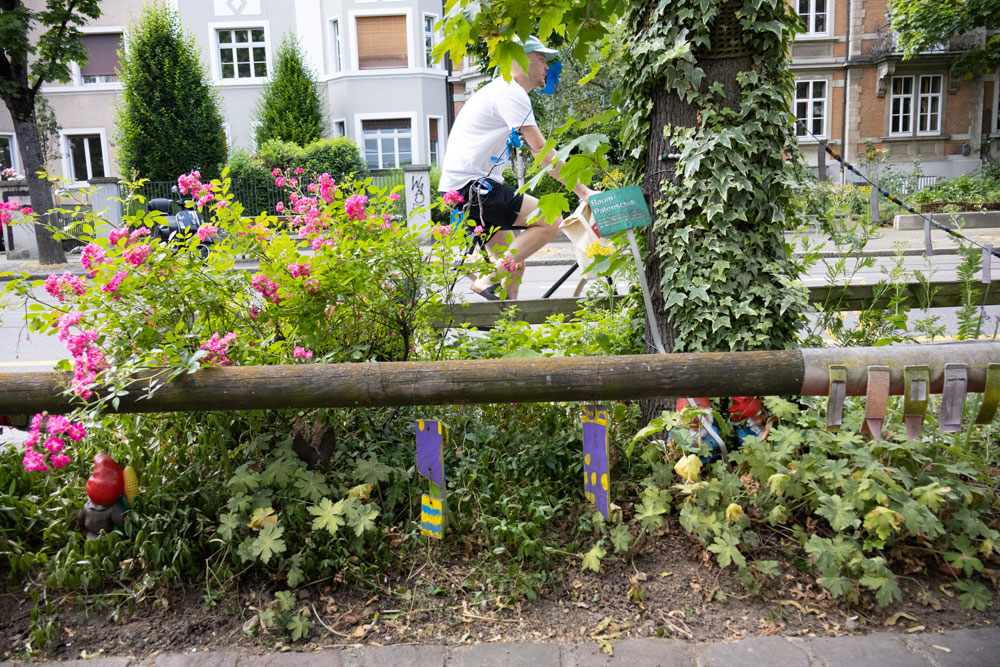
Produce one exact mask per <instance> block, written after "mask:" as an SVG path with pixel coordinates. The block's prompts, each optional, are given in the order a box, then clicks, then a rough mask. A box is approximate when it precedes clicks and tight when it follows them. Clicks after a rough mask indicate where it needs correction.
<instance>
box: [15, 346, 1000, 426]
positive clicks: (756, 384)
mask: <svg viewBox="0 0 1000 667" xmlns="http://www.w3.org/2000/svg"><path fill="white" fill-rule="evenodd" d="M831 367H833V368H834V369H836V370H837V373H838V377H839V378H840V380H839V384H837V385H836V388H837V390H838V392H840V393H842V394H843V395H847V396H852V395H853V396H861V395H866V393H869V377H870V376H872V369H873V368H875V369H879V375H878V377H879V381H880V383H881V384H883V385H884V386H885V388H886V389H887V391H888V393H889V394H894V395H900V394H902V393H903V391H904V373H906V372H907V369H911V370H912V369H913V368H918V369H924V372H925V374H924V375H923V376H922V377H924V378H925V380H924V388H925V390H926V391H925V393H927V392H929V393H941V392H942V391H943V390H944V389H945V385H946V375H949V374H950V375H949V377H951V378H952V380H950V381H949V382H948V383H947V384H948V386H949V387H955V388H956V389H957V388H958V384H957V382H956V381H953V380H955V379H956V378H959V376H958V375H956V373H957V369H960V370H961V373H960V378H959V379H961V381H962V384H961V390H962V394H961V398H962V400H963V401H964V396H965V392H966V391H970V392H981V391H984V390H985V389H986V387H987V380H988V375H989V378H990V385H991V386H993V385H996V384H997V380H1000V342H995V341H974V342H963V343H940V344H919V345H898V346H886V347H870V348H866V347H857V348H818V349H801V350H774V351H755V352H708V353H683V354H666V355H659V354H657V355H632V356H608V357H569V358H537V359H495V360H470V361H423V362H420V361H418V362H381V363H379V362H366V363H349V364H298V365H283V366H243V367H224V368H204V369H201V370H198V371H196V372H194V373H191V374H186V375H181V376H179V377H178V378H176V379H175V380H174V381H172V382H171V383H169V384H167V385H164V386H162V387H160V388H159V389H158V390H157V391H156V393H155V394H154V395H153V397H152V398H151V399H146V398H145V395H146V390H147V383H146V382H144V381H143V378H142V377H136V378H135V383H134V384H133V385H132V386H131V387H130V389H129V391H128V393H127V394H126V395H123V396H121V397H120V399H119V406H118V411H119V412H123V413H124V412H179V411H203V410H258V409H278V408H322V407H356V406H372V407H374V406H405V405H453V404H477V403H535V402H551V401H583V402H599V401H608V400H638V399H648V398H657V397H662V398H668V397H686V396H704V397H724V396H768V395H804V396H826V395H828V394H830V389H831V386H834V385H833V383H832V382H831ZM949 369H950V370H949ZM69 380H70V374H69V373H60V372H30V373H5V374H0V414H30V413H35V412H41V411H43V410H48V411H49V412H52V413H59V412H65V411H68V410H71V409H72V408H73V407H74V401H73V400H72V397H70V396H68V395H66V394H65V393H64V389H65V387H67V386H68V385H69ZM98 391H100V390H99V389H98Z"/></svg>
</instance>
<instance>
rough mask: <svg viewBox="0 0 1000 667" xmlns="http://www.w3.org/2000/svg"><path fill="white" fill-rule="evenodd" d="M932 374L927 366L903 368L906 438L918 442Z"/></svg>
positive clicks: (925, 412) (921, 431)
mask: <svg viewBox="0 0 1000 667" xmlns="http://www.w3.org/2000/svg"><path fill="white" fill-rule="evenodd" d="M930 384H931V374H930V369H929V368H928V367H927V366H904V367H903V423H904V424H906V437H907V438H909V439H910V440H917V439H918V438H920V435H921V434H922V433H923V427H924V415H926V414H927V397H928V395H929V393H930Z"/></svg>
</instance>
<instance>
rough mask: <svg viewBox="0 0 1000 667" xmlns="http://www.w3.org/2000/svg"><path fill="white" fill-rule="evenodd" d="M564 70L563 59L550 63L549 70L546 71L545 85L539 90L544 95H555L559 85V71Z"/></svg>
mask: <svg viewBox="0 0 1000 667" xmlns="http://www.w3.org/2000/svg"><path fill="white" fill-rule="evenodd" d="M560 72H562V61H560V60H557V61H555V62H554V63H552V64H551V65H549V71H547V72H546V73H545V87H544V88H542V89H541V90H539V91H538V92H539V93H541V94H542V95H553V94H555V92H556V86H558V85H559V73H560Z"/></svg>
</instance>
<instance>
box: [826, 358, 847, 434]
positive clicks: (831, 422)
mask: <svg viewBox="0 0 1000 667" xmlns="http://www.w3.org/2000/svg"><path fill="white" fill-rule="evenodd" d="M846 397H847V366H834V365H831V366H830V392H829V393H828V394H827V399H826V430H827V431H839V430H840V427H841V425H842V424H843V423H844V399H845V398H846Z"/></svg>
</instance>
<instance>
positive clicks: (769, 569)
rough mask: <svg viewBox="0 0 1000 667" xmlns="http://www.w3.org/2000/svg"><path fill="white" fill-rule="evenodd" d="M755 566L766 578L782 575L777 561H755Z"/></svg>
mask: <svg viewBox="0 0 1000 667" xmlns="http://www.w3.org/2000/svg"><path fill="white" fill-rule="evenodd" d="M753 566H754V567H755V568H757V571H758V572H760V573H761V574H763V575H764V576H766V577H772V578H773V577H777V576H778V575H779V574H781V571H780V570H778V561H776V560H755V561H754V562H753Z"/></svg>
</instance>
